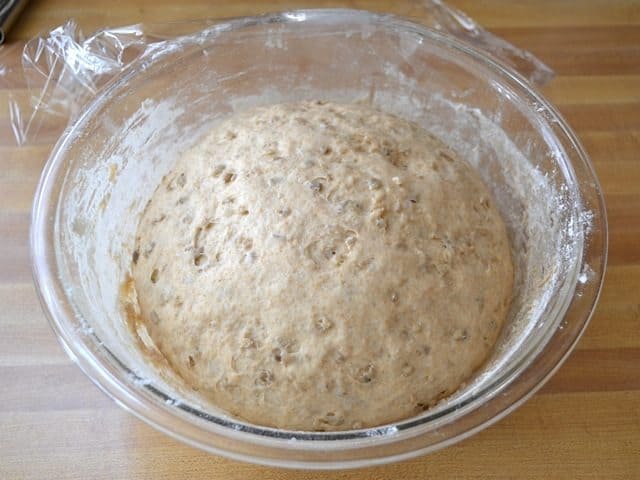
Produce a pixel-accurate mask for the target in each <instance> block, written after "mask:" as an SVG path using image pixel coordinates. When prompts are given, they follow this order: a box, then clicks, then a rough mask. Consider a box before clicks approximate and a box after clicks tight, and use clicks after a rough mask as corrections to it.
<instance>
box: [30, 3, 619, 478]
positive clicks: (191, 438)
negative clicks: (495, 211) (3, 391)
mask: <svg viewBox="0 0 640 480" xmlns="http://www.w3.org/2000/svg"><path fill="white" fill-rule="evenodd" d="M336 18H339V19H340V20H342V21H347V20H351V21H354V23H356V22H359V23H358V24H362V25H367V24H369V25H370V24H376V25H377V26H380V27H384V28H390V27H394V28H402V29H404V30H405V31H406V30H409V31H410V32H411V33H416V34H418V35H419V36H420V37H421V38H423V39H428V40H429V41H432V42H435V43H437V44H439V45H440V46H443V47H446V48H451V49H453V50H456V51H457V52H459V53H461V54H463V55H464V56H466V57H470V59H471V60H473V61H475V62H476V63H478V64H480V65H482V66H483V67H484V68H487V69H490V70H492V71H493V72H494V73H495V74H497V75H498V76H499V77H501V78H503V79H505V82H507V81H508V82H510V83H511V84H513V85H515V87H516V88H518V89H519V93H518V94H519V95H524V94H526V95H527V96H528V97H530V98H532V99H533V100H535V101H536V102H537V103H538V105H540V106H541V107H543V108H544V109H545V111H546V112H547V113H548V115H549V116H550V118H551V120H552V121H553V123H554V126H555V127H557V129H558V131H559V133H560V134H562V135H563V136H564V138H565V141H566V142H568V144H569V146H571V148H573V149H574V150H575V153H576V156H577V158H579V160H580V161H581V165H580V167H581V172H582V174H583V176H584V177H585V178H583V179H581V182H580V193H582V191H583V190H582V189H584V188H589V189H590V190H591V193H592V194H595V199H596V202H595V205H594V207H596V210H597V211H596V213H597V218H598V220H599V227H600V228H597V229H594V232H595V233H597V234H598V235H600V237H599V238H598V240H599V242H598V241H596V242H595V245H596V247H597V246H598V245H599V246H600V248H601V250H600V251H599V252H596V253H599V258H600V260H601V261H600V263H599V264H598V265H593V264H590V265H589V266H590V267H591V269H592V270H593V271H594V272H595V275H593V276H592V278H590V279H588V282H589V286H590V291H589V294H590V302H589V306H588V313H587V315H585V316H584V317H583V318H581V319H580V322H578V324H576V325H574V326H573V337H572V338H570V339H569V340H570V341H569V343H567V344H565V345H564V351H562V352H560V356H559V357H558V358H557V361H555V362H554V363H553V365H551V366H550V367H548V368H546V370H544V371H543V372H538V374H537V375H534V376H532V377H531V378H528V379H527V381H528V388H524V389H523V390H522V391H521V392H519V394H518V396H516V398H513V399H511V400H510V401H508V402H506V403H505V404H504V405H502V406H501V408H500V409H499V410H498V412H497V413H494V414H492V415H490V416H486V415H485V418H483V419H482V420H480V421H477V422H475V423H474V424H473V426H472V427H471V428H468V429H466V430H464V431H462V432H459V433H457V434H456V435H453V436H452V437H449V438H445V439H443V440H441V441H439V442H437V443H434V444H430V445H427V446H425V447H423V448H414V449H411V450H408V451H405V452H401V453H395V454H392V455H388V456H382V457H375V458H366V459H357V460H339V461H334V460H332V459H328V460H314V461H306V460H291V459H281V458H271V457H266V456H265V457H257V456H255V455H248V454H243V453H238V452H234V451H230V450H224V449H222V448H218V447H216V446H213V445H212V444H210V443H207V442H206V441H204V440H203V439H202V437H197V436H196V435H193V432H191V433H190V432H189V430H190V429H193V428H194V427H195V428H197V429H201V428H203V425H204V424H203V423H201V422H198V423H196V421H194V419H195V416H193V415H192V417H193V418H191V417H189V418H188V417H187V416H184V415H182V414H180V413H179V412H178V411H177V410H171V411H169V410H167V409H166V408H161V407H160V406H159V405H153V406H152V407H150V406H149V405H148V404H147V402H146V401H145V399H144V398H142V396H141V395H140V391H139V390H137V389H135V388H132V384H131V383H132V382H135V380H136V379H135V378H132V377H131V374H133V372H131V371H130V370H129V369H128V368H127V367H126V365H124V364H122V363H121V362H120V366H121V367H122V368H123V369H125V370H129V374H128V375H126V371H125V374H123V373H122V371H120V372H117V371H116V370H115V369H112V368H105V364H104V362H103V361H102V360H101V359H100V358H99V357H98V356H96V355H95V352H93V351H92V349H91V348H90V347H91V346H90V345H87V342H86V341H85V340H83V338H84V337H82V336H81V334H80V333H79V332H78V331H77V329H73V328H70V327H71V325H70V324H69V323H68V317H69V315H70V314H72V312H73V306H72V302H71V300H70V298H69V297H70V296H69V293H68V292H67V291H65V289H64V288H63V287H62V285H61V284H60V283H61V282H60V281H59V278H58V275H57V269H58V267H57V265H56V259H57V256H56V251H55V242H54V241H53V240H54V238H55V235H54V233H55V232H54V230H55V228H54V226H55V218H56V216H57V214H58V211H59V207H58V203H57V201H58V198H57V195H56V193H57V192H56V189H55V186H56V179H59V178H60V177H61V175H64V174H65V169H64V168H63V167H64V165H63V163H64V152H65V150H66V148H67V147H68V146H69V145H70V144H71V143H72V142H73V141H74V137H73V136H71V135H63V136H62V137H61V138H60V139H59V140H58V141H57V143H56V144H55V146H54V148H53V150H52V153H51V155H50V157H49V159H48V161H47V163H46V165H45V167H44V170H43V173H42V176H41V178H40V180H39V182H38V186H37V189H36V193H35V197H34V203H33V207H32V211H31V228H30V259H31V266H32V274H33V278H34V283H35V285H36V291H37V295H38V297H39V300H40V302H41V304H42V306H43V310H44V311H45V313H46V315H47V318H48V320H49V324H50V325H51V327H52V329H53V331H54V332H55V334H56V336H57V338H58V340H59V341H60V343H61V345H62V346H63V348H64V350H65V351H66V353H67V354H68V355H69V357H71V359H72V360H73V361H74V362H75V363H76V364H77V365H78V366H79V367H80V368H81V370H82V371H83V372H84V373H85V374H86V375H87V376H88V377H89V378H90V379H91V380H92V381H93V383H95V384H96V385H97V386H98V387H99V388H100V389H101V390H103V391H104V392H105V393H106V394H107V395H108V396H110V397H111V398H113V399H114V400H115V401H116V402H117V403H118V404H119V405H121V406H122V407H124V408H125V409H126V410H128V411H130V412H132V413H133V414H134V415H136V416H137V417H138V418H141V419H142V420H144V421H145V422H146V423H148V424H150V425H151V426H153V427H155V428H156V429H158V430H161V431H163V432H164V433H166V434H168V435H170V436H172V437H174V438H176V439H179V440H181V441H183V442H185V443H187V444H189V445H192V446H195V447H198V448H201V449H203V450H206V451H209V452H212V453H216V454H220V455H224V456H227V457H230V458H234V459H236V460H243V461H249V462H253V463H261V464H265V465H272V466H287V467H294V468H300V467H302V468H322V469H327V468H345V467H359V466H368V465H374V464H380V463H388V462H392V461H398V460H403V459H407V458H411V457H414V456H417V455H421V454H423V453H427V452H431V451H435V450H437V449H439V448H443V447H445V446H447V445H450V444H453V443H456V442H457V441H460V440H462V439H464V438H467V437H468V436H470V435H472V434H473V433H475V432H477V431H479V430H481V429H483V428H485V427H487V426H489V425H491V424H493V423H494V422H496V421H498V420H500V419H501V418H503V417H504V416H505V415H507V414H508V413H510V412H511V411H513V410H514V409H515V408H517V407H518V406H519V405H521V404H522V403H523V402H524V401H526V400H527V399H528V398H529V397H530V396H531V395H533V394H534V393H535V392H536V391H537V390H538V389H539V388H541V387H542V385H543V384H544V383H545V382H546V381H547V380H548V379H549V378H550V377H551V376H552V375H553V374H554V373H555V372H556V371H557V369H558V368H559V367H560V366H561V365H562V363H563V362H564V361H565V360H566V358H567V357H568V356H569V354H570V353H571V351H572V349H573V347H574V346H575V344H576V343H577V341H578V340H579V338H580V337H581V335H582V333H583V332H584V330H585V328H586V326H587V324H588V322H589V320H590V318H591V316H592V314H593V310H594V307H595V304H596V302H597V299H598V297H599V295H600V292H601V289H602V283H603V280H604V272H605V267H606V258H607V246H608V232H607V219H606V209H605V205H604V198H603V195H602V190H601V188H600V185H599V183H598V180H597V178H596V176H595V173H594V170H593V166H592V165H591V162H590V161H589V157H588V156H587V154H586V152H585V150H584V148H583V147H582V145H581V144H580V141H579V140H578V138H577V137H576V135H575V134H574V133H573V131H572V130H571V128H570V127H569V126H568V124H567V123H566V121H565V120H564V118H563V117H562V116H561V114H560V113H559V112H558V111H557V109H556V108H555V107H554V106H553V105H552V104H551V103H550V102H549V101H547V100H546V99H545V98H544V97H543V96H542V95H541V94H539V93H538V92H537V91H536V90H535V89H534V88H533V87H532V86H531V85H529V84H528V83H527V81H526V80H525V79H524V78H523V77H521V76H520V75H519V74H518V73H516V72H514V71H512V70H511V69H510V68H509V67H507V66H505V65H503V64H502V63H501V62H499V61H498V60H496V59H495V58H494V57H492V56H491V55H489V54H487V53H486V52H483V51H482V50H479V49H477V48H475V47H474V46H472V45H469V44H467V43H465V42H462V41H460V40H458V39H455V38H453V37H451V36H449V35H446V34H443V33H441V32H438V31H436V30H432V29H430V28H428V27H425V26H423V25H420V24H417V23H414V22H412V21H409V20H405V19H402V18H400V17H397V16H394V15H391V14H379V13H372V12H369V11H365V10H352V9H311V10H309V9H303V10H290V11H285V12H280V13H271V14H265V15H259V16H250V17H239V18H234V19H228V20H223V21H221V22H219V23H216V24H215V25H213V26H212V27H210V28H207V29H205V30H203V31H201V32H198V33H195V34H190V35H185V36H182V37H178V38H176V39H175V40H172V42H175V43H176V44H179V46H180V47H190V46H194V45H196V44H197V43H198V42H199V39H200V41H202V40H203V39H204V40H205V41H206V40H207V39H211V38H215V37H216V36H218V35H219V34H220V33H221V32H225V31H229V30H241V29H243V28H246V27H250V26H255V25H265V24H287V23H295V22H309V21H320V20H326V19H336ZM174 54H175V49H167V50H165V51H163V52H162V53H159V54H158V53H156V54H155V55H154V56H153V58H152V59H151V60H149V59H146V58H143V59H138V60H136V61H135V62H133V63H132V64H131V65H130V66H128V67H127V68H126V69H125V70H124V71H123V73H122V74H121V75H119V76H118V77H117V78H116V79H114V80H112V81H111V82H109V83H108V84H107V85H105V87H103V89H102V90H101V91H100V92H99V94H98V95H97V96H96V97H95V98H94V99H93V100H92V101H91V102H90V104H89V105H88V106H87V107H86V108H85V109H84V111H83V113H82V114H81V115H80V116H79V117H78V119H77V120H76V122H75V123H74V125H73V128H72V129H70V130H67V131H73V129H75V128H80V130H81V127H82V125H83V124H85V123H86V122H87V121H88V119H90V118H91V116H92V114H94V113H95V112H96V111H97V110H98V109H99V108H100V107H101V106H103V105H104V104H105V103H106V102H108V99H109V98H110V94H112V93H114V92H117V91H119V90H120V89H122V88H123V86H124V85H125V84H126V82H127V81H128V80H129V79H130V78H131V77H133V76H135V75H139V74H140V73H141V72H142V71H143V69H141V67H142V66H143V65H145V66H147V67H148V66H149V65H150V64H155V63H156V62H159V61H161V60H163V59H164V58H165V57H167V56H170V55H174ZM567 161H569V160H568V159H567ZM569 164H570V165H571V167H574V165H573V164H572V163H571V162H570V161H569ZM53 203H55V205H53ZM52 207H55V208H52ZM54 211H55V216H54V215H53V213H54ZM591 234H594V233H593V232H587V233H586V235H591ZM592 243H594V242H587V241H585V243H584V246H583V247H584V249H585V250H588V249H590V248H595V247H593V244H592ZM585 257H586V253H585V252H582V256H581V258H580V261H579V262H578V263H580V269H582V267H583V266H584V259H585ZM568 300H570V301H571V302H572V301H573V298H570V296H569V297H568ZM569 309H571V305H569V304H567V305H566V309H565V311H564V313H563V314H562V315H563V316H564V315H567V314H568V311H569ZM551 334H552V335H551V336H553V335H555V332H551ZM83 335H86V332H84V333H83ZM92 335H94V338H96V339H97V341H99V339H98V338H97V337H95V334H92ZM547 346H548V342H544V344H542V345H540V346H539V347H540V348H539V349H538V351H537V352H535V355H534V358H533V359H529V361H528V362H527V364H526V365H520V364H516V365H514V366H513V367H511V368H510V369H509V370H508V371H507V372H506V373H507V374H505V375H502V376H501V377H500V379H499V380H500V382H497V381H496V382H491V383H490V385H488V386H487V387H486V388H485V389H483V390H482V391H481V392H480V394H478V395H472V396H471V397H470V398H469V399H468V401H467V402H466V403H461V404H456V405H453V406H451V407H449V408H447V409H444V410H443V411H442V412H437V414H435V415H434V414H429V413H428V412H426V413H425V414H424V415H422V416H420V417H412V418H409V419H407V420H403V421H398V422H394V423H393V424H388V425H383V426H380V427H374V428H367V429H361V430H355V431H347V432H346V433H345V432H322V433H316V432H298V431H290V430H279V429H273V428H269V427H261V426H257V425H251V424H248V423H246V422H242V421H235V420H233V421H228V420H226V419H224V418H220V417H216V416H213V415H209V416H210V417H212V418H215V419H217V420H219V421H218V422H215V423H217V424H218V425H217V426H218V427H221V428H217V429H215V434H220V435H222V436H225V437H227V438H229V439H231V440H235V441H239V442H241V443H243V442H246V443H252V444H262V445H265V446H267V447H270V448H275V449H278V450H304V451H307V450H309V451H315V450H316V449H317V448H319V447H318V446H321V447H322V448H324V449H325V450H326V451H330V450H334V449H335V450H338V449H340V450H344V449H354V450H356V449H362V448H365V449H366V448H368V447H371V446H376V447H378V446H380V445H381V444H386V443H395V442H398V441H399V440H406V439H409V438H413V437H415V436H417V435H420V434H424V433H425V432H419V431H418V432H416V431H415V430H414V431H411V430H412V429H415V428H416V427H418V426H422V425H427V424H428V425H429V426H430V427H431V430H433V429H434V428H436V427H437V426H438V420H439V419H440V420H441V421H442V419H447V420H451V419H453V420H457V419H459V418H461V417H463V416H466V415H471V414H474V413H477V411H478V407H479V406H480V404H479V403H478V402H479V400H480V399H483V400H486V399H487V398H489V401H493V399H495V397H496V396H497V394H498V393H502V392H504V391H507V390H509V388H511V387H513V384H514V382H516V380H518V379H519V378H521V377H522V374H523V373H524V372H525V371H529V370H531V369H532V368H533V367H534V366H535V364H536V363H537V361H538V360H539V358H540V357H541V355H542V354H543V353H544V350H545V349H546V347H547ZM103 349H104V350H106V348H104V347H103ZM106 351H107V353H109V352H108V350H106ZM111 355H112V357H113V359H115V360H116V361H117V362H119V360H118V358H117V357H116V356H115V355H113V354H111ZM133 375H135V374H133ZM127 378H128V379H129V380H128V381H126V380H127ZM490 387H492V388H493V390H492V392H493V394H492V395H490V396H489V397H487V395H486V393H487V391H488V390H489V388H490ZM159 393H160V394H163V392H159ZM155 394H156V395H158V391H156V392H155ZM167 398H170V397H167ZM177 406H178V407H180V408H182V409H183V410H184V411H185V412H187V413H191V414H193V413H194V412H193V411H191V412H190V411H189V408H187V407H189V406H188V405H185V404H182V405H177ZM176 412H178V415H176ZM200 413H202V412H200ZM198 416H199V417H201V418H200V419H198V420H200V421H202V420H203V419H202V415H199V414H198ZM176 420H177V421H179V423H180V425H179V426H180V429H176V428H174V427H175V425H172V426H171V427H170V426H169V423H175V422H176ZM205 420H206V418H205ZM209 420H211V419H209ZM431 430H429V431H431ZM207 431H208V433H209V434H211V433H213V432H212V431H211V429H210V428H207ZM349 432H351V433H349ZM354 432H355V433H354ZM406 434H409V436H407V435H406ZM292 439H293V440H295V441H294V442H292V441H291V440H292ZM345 440H347V441H349V442H350V443H349V444H348V445H347V444H345V442H344V441H345ZM274 443H275V444H274Z"/></svg>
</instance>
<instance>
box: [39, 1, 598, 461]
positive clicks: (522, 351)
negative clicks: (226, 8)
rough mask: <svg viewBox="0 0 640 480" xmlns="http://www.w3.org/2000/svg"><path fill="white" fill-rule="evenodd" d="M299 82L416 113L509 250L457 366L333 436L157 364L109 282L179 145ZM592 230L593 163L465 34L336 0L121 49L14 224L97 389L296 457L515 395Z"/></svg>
mask: <svg viewBox="0 0 640 480" xmlns="http://www.w3.org/2000/svg"><path fill="white" fill-rule="evenodd" d="M300 99H323V100H332V101H340V102H350V101H362V102H369V103H371V104H372V105H374V106H376V107H378V108H381V109H383V110H386V111H389V112H393V113H396V114H399V115H401V116H404V117H407V118H410V119H412V120H415V121H417V122H418V123H420V124H422V125H423V126H424V127H425V128H426V129H427V130H429V131H431V132H432V133H434V134H435V135H437V136H438V137H440V138H441V139H443V140H444V141H445V142H446V143H448V144H449V145H451V146H452V147H453V148H454V149H455V150H457V151H458V153H459V154H460V155H461V156H463V157H464V158H466V159H467V160H468V161H469V162H470V163H472V164H473V165H474V166H475V167H476V168H477V170H478V171H479V172H480V174H481V176H482V177H483V179H484V180H485V182H486V183H487V185H489V187H490V188H491V190H492V191H493V194H494V197H495V199H496V202H497V204H498V206H499V208H500V209H501V211H502V213H503V215H504V217H505V219H506V221H507V224H508V229H509V234H510V236H511V241H512V245H513V254H514V258H515V259H516V264H517V279H516V280H517V288H516V294H515V299H514V304H513V308H512V311H511V313H510V318H509V321H508V325H507V327H505V329H504V331H503V333H502V336H501V338H500V340H499V342H498V345H497V346H496V349H495V352H494V353H493V355H492V357H491V358H490V359H489V360H488V361H487V363H486V365H485V366H484V367H483V368H481V369H480V371H478V372H477V374H476V375H475V376H474V378H473V379H471V380H470V381H469V382H468V383H467V384H466V385H464V386H463V387H462V388H461V389H460V390H459V391H458V392H457V393H456V394H454V395H453V396H451V397H450V398H447V399H445V400H444V401H442V402H441V403H440V404H439V405H437V406H436V407H434V408H433V409H431V410H428V411H427V412H425V413H424V414H422V415H420V416H416V417H414V418H409V419H407V420H404V421H401V422H397V423H394V424H390V425H383V426H380V427H379V428H370V429H361V430H353V431H347V432H335V433H331V432H296V431H285V430H277V429H272V428H265V427H261V426H259V425H251V424H248V423H245V422H243V421H240V420H238V419H234V418H232V417H230V416H228V415H227V414H225V413H224V412H221V411H218V410H216V409H215V407H213V406H211V405H208V404H206V403H205V402H203V401H201V400H200V399H199V398H198V397H197V396H195V395H194V393H193V392H190V390H189V389H188V388H185V387H184V386H182V385H180V382H179V380H177V379H172V378H170V376H169V375H168V374H166V373H162V372H160V371H158V370H157V369H156V368H155V367H154V366H153V364H152V363H151V362H149V361H147V360H146V356H145V355H144V354H143V353H142V350H141V349H140V348H138V347H137V345H136V342H135V341H134V336H133V335H132V334H131V333H130V331H129V330H128V329H127V326H126V322H125V321H124V319H123V314H122V311H121V309H120V307H119V302H118V292H119V286H120V285H121V283H122V281H123V280H124V278H125V274H126V272H127V270H128V267H129V262H130V258H131V252H132V250H133V249H132V245H133V238H134V234H135V228H136V223H137V217H138V214H139V213H140V212H141V211H142V209H143V208H144V205H145V203H146V201H147V199H148V198H149V196H150V195H151V193H152V192H153V190H154V188H155V186H156V185H157V183H158V182H159V180H160V178H161V177H162V176H163V175H164V174H165V173H166V172H167V171H168V170H169V169H170V168H171V165H172V164H173V162H174V161H175V159H176V157H177V155H179V153H180V152H181V151H184V150H185V149H187V148H188V147H189V146H190V145H192V144H193V143H194V142H196V141H197V140H198V138H199V137H200V135H201V134H202V133H203V132H204V131H206V130H207V129H208V128H210V127H211V125H213V124H214V123H215V122H218V121H220V119H222V118H224V117H225V116H227V115H229V114H231V113H232V112H234V111H236V110H240V109H244V108H248V107H251V106H255V105H259V104H266V103H273V102H285V101H294V100H300ZM606 246H607V230H606V218H605V210H604V205H603V200H602V195H601V191H600V188H599V186H598V183H597V180H596V178H595V175H594V173H593V169H592V167H591V165H590V163H589V160H588V157H587V155H586V154H585V152H584V150H583V148H582V147H581V146H580V143H579V142H578V140H577V139H576V137H575V135H574V134H573V133H572V131H571V130H570V128H569V127H568V126H567V124H566V123H565V121H564V120H563V119H562V117H561V116H560V115H559V114H558V112H557V111H556V110H555V108H554V107H553V106H551V105H550V104H549V102H548V101H546V100H545V99H544V98H543V97H541V96H540V95H539V94H538V93H537V92H535V91H534V90H533V89H532V88H531V87H530V86H529V85H528V84H527V83H526V82H525V81H524V80H523V79H522V78H521V77H520V76H518V75H517V74H515V73H513V72H511V71H509V70H507V69H505V68H504V67H503V66H501V65H500V64H499V63H497V62H496V61H494V60H492V59H491V58H489V57H488V56H486V55H485V54H483V53H482V52H480V51H478V50H475V49H474V48H473V47H471V46H469V45H466V44H463V43H460V42H459V41H456V40H454V39H453V38H450V37H449V36H446V35H443V34H441V33H438V32H436V31H432V30H429V29H426V28H424V27H422V26H420V25H417V24H414V23H411V22H408V21H404V20H401V19H398V18H395V17H392V16H388V15H377V14H372V13H368V12H363V11H352V10H310V11H295V12H289V13H282V14H274V15H267V16H262V17H256V18H241V19H235V20H230V21H228V22H224V23H220V24H218V25H216V26H214V27H211V28H209V29H207V30H205V31H203V32H200V33H198V34H196V35H192V36H186V37H181V38H178V39H176V40H173V41H170V42H167V43H166V44H164V45H163V46H162V47H160V48H157V49H156V50H154V51H153V52H152V54H150V55H147V56H146V57H144V58H143V59H142V60H140V61H137V62H136V63H134V64H133V65H132V66H131V67H130V68H128V69H127V70H126V71H125V72H124V73H123V74H122V75H120V76H119V77H118V78H117V79H115V80H114V81H112V82H111V83H110V84H108V85H107V86H106V87H105V88H104V89H102V90H101V91H100V93H99V95H98V96H97V97H96V98H95V100H94V101H93V102H92V103H91V104H90V105H89V106H88V108H86V110H85V112H84V113H83V114H82V115H81V116H80V118H79V119H78V120H77V121H76V122H75V124H74V125H72V127H71V128H69V129H68V130H67V131H66V132H65V134H64V135H63V137H62V138H61V139H60V140H59V142H58V143H57V145H56V147H55V149H54V151H53V153H52V155H51V157H50V159H49V161H48V163H47V165H46V167H45V170H44V172H43V174H42V178H41V180H40V183H39V186H38V190H37V193H36V197H35V202H34V206H33V216H32V228H31V255H32V262H33V272H34V277H35V281H36V284H37V288H38V292H39V295H40V298H41V300H42V303H43V305H44V308H45V310H46V312H47V314H48V316H49V319H50V321H51V325H52V326H53V329H54V330H55V332H56V334H57V335H58V337H59V339H60V341H61V343H62V345H63V346H64V348H65V350H66V351H67V353H68V354H69V355H70V356H71V357H72V358H73V359H74V361H75V362H76V363H77V364H78V365H79V366H80V368H81V369H82V370H83V371H84V372H85V373H86V374H87V375H88V376H89V377H90V378H91V379H92V380H93V381H94V382H95V383H96V384H97V385H98V386H99V387H100V388H102V389H103V390H104V391H105V392H106V393H107V394H108V395H110V396H111V397H113V398H114V399H115V400H116V401H117V402H118V403H119V404H120V405H122V406H124V407H125V408H126V409H128V410H130V411H131V412H133V413H134V414H135V415H137V416H138V417H140V418H142V419H143V420H145V421H146V422H148V423H149V424H151V425H153V426H154V427H156V428H158V429H160V430H162V431H164V432H166V433H168V434H169V435H172V436H174V437H176V438H178V439H180V440H182V441H184V442H186V443H189V444H191V445H194V446H196V447H199V448H202V449H204V450H207V451H209V452H213V453H219V454H223V455H227V456H229V457H233V458H236V459H242V460H248V461H253V462H258V463H264V464H270V465H280V466H289V467H306V468H342V467H355V466H363V465H372V464H378V463H384V462H390V461H395V460H400V459H404V458H408V457H411V456H415V455H419V454H422V453H426V452H430V451H433V450H436V449H438V448H442V447H444V446H446V445H450V444H452V443H454V442H456V441H459V440H460V439H463V438H465V437H467V436H469V435H471V434H472V433H474V432H476V431H478V430H480V429H481V428H483V427H486V426H487V425H489V424H491V423H492V422H495V421H496V420H498V419H499V418H501V417H502V416H504V415H505V414H507V413H508V412H510V411H511V410H513V409H514V408H515V407H517V406H518V405H519V404H521V403H522V402H523V401H524V400H525V399H526V398H528V397H529V396H530V395H532V394H533V393H534V392H535V391H536V390H537V389H538V388H540V386H541V385H542V384H543V383H544V382H545V381H546V380H547V379H548V378H549V376H550V375H552V374H553V372H554V371H555V370H556V369H557V368H558V367H559V365H560V364H561V363H562V361H563V360H564V359H565V358H566V357H567V355H568V354H569V352H570V351H571V349H572V347H573V346H574V345H575V343H576V342H577V340H578V338H579V337H580V335H581V333H582V331H583V330H584V328H585V326H586V325H587V322H588V320H589V317H590V315H591V313H592V311H593V307H594V304H595V302H596V299H597V297H598V293H599V290H600V286H601V283H602V278H603V273H604V268H605V261H606ZM140 335H141V337H142V338H143V340H145V336H144V332H140ZM147 343H148V342H147ZM150 348H152V347H150Z"/></svg>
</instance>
